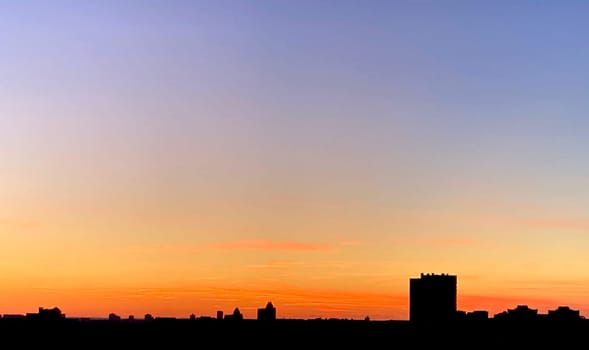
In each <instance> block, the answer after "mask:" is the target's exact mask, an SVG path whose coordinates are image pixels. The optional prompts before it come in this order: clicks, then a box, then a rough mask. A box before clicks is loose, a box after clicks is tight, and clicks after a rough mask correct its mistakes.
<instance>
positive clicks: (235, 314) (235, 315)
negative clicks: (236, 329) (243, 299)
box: [225, 307, 243, 321]
mask: <svg viewBox="0 0 589 350" xmlns="http://www.w3.org/2000/svg"><path fill="white" fill-rule="evenodd" d="M225 320H234V321H240V320H243V315H242V314H241V311H239V308H237V307H236V308H235V310H233V314H231V315H225Z"/></svg>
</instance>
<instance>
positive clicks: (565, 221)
mask: <svg viewBox="0 0 589 350" xmlns="http://www.w3.org/2000/svg"><path fill="white" fill-rule="evenodd" d="M492 221H496V222H500V223H504V224H508V225H515V226H519V227H526V228H539V229H567V230H583V231H589V219H579V218H554V217H553V218H551V217H500V218H493V219H492Z"/></svg>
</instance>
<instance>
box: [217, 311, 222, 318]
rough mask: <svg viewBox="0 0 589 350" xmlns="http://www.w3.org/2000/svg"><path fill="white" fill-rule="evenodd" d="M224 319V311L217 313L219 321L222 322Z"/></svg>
mask: <svg viewBox="0 0 589 350" xmlns="http://www.w3.org/2000/svg"><path fill="white" fill-rule="evenodd" d="M222 319H223V311H222V310H219V311H217V320H222Z"/></svg>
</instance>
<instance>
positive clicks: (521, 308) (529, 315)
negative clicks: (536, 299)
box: [494, 305, 538, 321]
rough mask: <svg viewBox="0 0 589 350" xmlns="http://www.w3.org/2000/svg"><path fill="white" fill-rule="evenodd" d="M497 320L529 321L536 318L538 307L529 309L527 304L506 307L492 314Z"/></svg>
mask: <svg viewBox="0 0 589 350" xmlns="http://www.w3.org/2000/svg"><path fill="white" fill-rule="evenodd" d="M494 318H496V319H499V320H511V321H530V320H535V319H537V318H538V309H531V308H530V307H529V306H527V305H518V306H516V308H515V309H508V310H507V311H503V312H500V313H498V314H496V315H495V316H494Z"/></svg>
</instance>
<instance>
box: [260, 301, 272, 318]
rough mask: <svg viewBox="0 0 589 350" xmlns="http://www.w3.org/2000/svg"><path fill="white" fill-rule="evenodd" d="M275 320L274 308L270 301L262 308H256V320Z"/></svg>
mask: <svg viewBox="0 0 589 350" xmlns="http://www.w3.org/2000/svg"><path fill="white" fill-rule="evenodd" d="M274 320H276V308H275V307H274V305H272V303H271V302H268V304H266V307H265V308H263V309H258V321H274Z"/></svg>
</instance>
